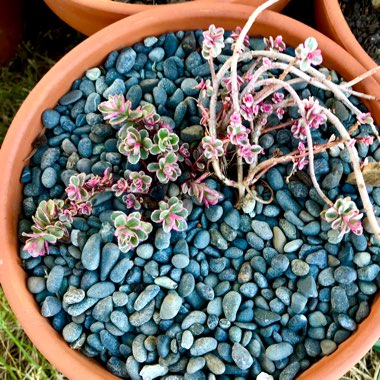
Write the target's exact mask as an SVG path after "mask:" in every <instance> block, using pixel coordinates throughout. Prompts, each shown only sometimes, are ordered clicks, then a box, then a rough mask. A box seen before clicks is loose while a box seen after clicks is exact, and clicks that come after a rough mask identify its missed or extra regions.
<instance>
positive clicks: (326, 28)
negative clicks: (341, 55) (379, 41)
mask: <svg viewBox="0 0 380 380" xmlns="http://www.w3.org/2000/svg"><path fill="white" fill-rule="evenodd" d="M314 5H315V19H316V24H317V29H318V30H320V31H321V32H322V33H324V34H326V36H328V37H330V38H332V39H333V40H334V41H336V42H337V43H338V44H339V45H341V46H343V47H344V48H345V49H346V50H347V51H348V52H349V53H351V55H352V56H354V57H355V58H356V59H357V60H358V61H359V62H360V63H361V64H362V65H363V66H364V67H365V68H366V69H367V70H370V69H372V68H374V67H376V66H377V64H376V62H375V61H374V60H373V59H372V58H371V57H370V56H369V55H368V54H367V52H366V51H365V50H364V49H363V48H362V47H361V45H360V44H359V42H358V40H357V39H356V37H355V36H354V34H353V33H352V32H351V29H350V27H349V25H348V24H347V21H346V19H345V17H344V15H343V13H342V10H341V8H340V5H339V1H338V0H316V1H314ZM374 78H375V79H376V80H377V81H378V82H379V83H380V72H378V73H376V74H375V75H374Z"/></svg>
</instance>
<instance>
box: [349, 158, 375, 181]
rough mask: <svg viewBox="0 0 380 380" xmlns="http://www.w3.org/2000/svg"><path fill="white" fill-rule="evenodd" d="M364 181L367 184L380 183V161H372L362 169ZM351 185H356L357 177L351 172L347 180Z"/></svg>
mask: <svg viewBox="0 0 380 380" xmlns="http://www.w3.org/2000/svg"><path fill="white" fill-rule="evenodd" d="M362 173H363V177H364V182H365V184H366V185H367V186H379V185H380V162H370V163H369V164H367V165H366V166H364V167H363V169H362ZM346 182H348V183H350V184H351V185H356V178H355V174H354V173H350V174H349V176H348V177H347V181H346Z"/></svg>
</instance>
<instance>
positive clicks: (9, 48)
mask: <svg viewBox="0 0 380 380" xmlns="http://www.w3.org/2000/svg"><path fill="white" fill-rule="evenodd" d="M0 9H1V11H0V65H4V64H5V63H7V62H8V61H9V59H10V58H12V56H13V54H14V53H15V52H16V49H17V46H18V44H19V43H20V42H21V36H22V19H21V10H22V0H12V1H9V0H0Z"/></svg>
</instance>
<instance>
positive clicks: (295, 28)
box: [0, 3, 380, 380]
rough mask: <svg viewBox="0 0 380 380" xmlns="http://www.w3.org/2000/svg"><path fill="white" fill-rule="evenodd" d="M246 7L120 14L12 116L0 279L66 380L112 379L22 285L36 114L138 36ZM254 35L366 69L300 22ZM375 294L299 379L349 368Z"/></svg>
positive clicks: (0, 206) (370, 336)
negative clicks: (313, 45) (314, 48)
mask: <svg viewBox="0 0 380 380" xmlns="http://www.w3.org/2000/svg"><path fill="white" fill-rule="evenodd" d="M251 11H252V9H251V8H250V7H246V6H242V5H236V6H234V7H233V8H231V9H222V8H221V7H215V6H214V5H212V4H210V3H193V4H186V5H178V6H172V7H171V8H165V9H164V8H160V9H154V10H151V11H148V12H145V13H140V14H137V15H134V16H131V18H128V19H124V20H121V21H119V22H118V23H115V24H113V25H111V26H109V27H108V28H106V29H104V30H102V31H100V32H99V33H97V34H95V35H94V36H92V37H90V38H88V39H87V40H85V41H84V42H83V43H81V44H80V45H79V46H77V47H76V48H75V49H73V50H72V51H71V52H70V53H69V54H67V55H66V56H65V57H64V58H63V59H61V60H60V61H59V62H58V63H57V64H56V65H55V66H54V67H53V68H52V69H51V70H50V71H49V72H48V73H47V74H46V75H45V77H44V78H43V79H42V80H41V81H40V82H39V83H38V85H37V86H36V87H35V88H34V89H33V91H32V92H31V93H30V95H29V96H28V98H27V99H26V100H25V102H24V103H23V105H22V107H21V108H20V110H19V112H18V113H17V115H16V117H15V119H14V121H13V123H12V125H11V127H10V129H9V132H8V134H7V136H6V138H5V141H4V144H3V146H2V149H1V151H0V173H1V175H2V177H1V183H0V231H1V232H2V235H1V239H0V263H1V265H0V269H1V270H0V281H1V284H2V286H3V289H4V291H5V294H6V296H7V298H8V300H9V302H10V305H11V307H12V309H13V311H14V312H15V314H16V316H17V318H18V320H19V321H20V323H21V324H22V326H23V328H24V330H25V332H26V333H27V334H28V336H29V337H30V338H31V340H32V341H33V343H34V344H35V345H36V347H37V348H38V349H39V350H40V351H41V353H42V354H43V355H44V356H45V357H46V358H47V359H48V360H49V361H50V362H51V363H52V364H53V365H55V366H56V367H57V368H58V369H59V370H60V371H62V372H63V373H64V374H65V375H66V376H67V377H69V378H70V379H71V380H83V379H91V380H111V379H115V380H116V379H117V378H116V377H115V376H113V375H111V374H110V373H109V372H108V371H106V370H105V369H104V368H102V367H101V366H100V365H99V364H97V363H96V362H95V361H93V360H91V359H88V358H87V357H85V356H84V355H82V354H80V353H79V352H77V351H74V350H71V349H70V348H69V346H68V345H67V344H66V343H65V342H64V340H63V338H62V337H61V336H60V335H59V333H57V332H56V331H55V330H54V329H53V327H52V326H51V325H50V323H49V321H48V320H47V319H45V318H44V317H42V316H41V314H40V309H39V306H38V305H37V303H36V302H35V300H34V298H33V295H32V294H31V293H30V292H29V291H28V289H27V287H26V273H25V272H24V270H23V268H22V263H21V260H20V258H19V255H18V245H19V244H18V240H17V224H18V215H19V212H20V207H21V200H22V187H21V183H20V181H19V178H20V175H21V172H22V169H23V167H24V166H25V162H24V158H25V157H27V156H28V154H29V153H30V151H31V143H32V141H33V140H34V139H35V138H36V136H37V135H38V134H39V132H40V131H41V128H42V124H41V113H42V112H43V111H44V110H45V109H46V108H49V107H54V106H55V104H56V103H57V101H58V99H59V98H60V97H61V96H62V95H63V94H64V93H65V92H67V91H68V90H69V88H70V86H71V83H72V82H73V81H74V80H75V79H77V78H79V77H81V76H82V75H83V72H84V71H85V70H86V69H88V68H91V67H94V66H96V65H98V64H100V63H101V62H102V61H103V60H104V59H105V57H106V56H107V54H108V53H109V52H111V51H112V50H115V49H120V48H122V47H125V46H129V45H132V44H134V43H135V42H138V41H140V40H141V39H143V38H145V37H147V36H152V35H160V34H162V33H166V32H170V31H176V30H178V29H181V30H193V29H197V28H207V27H208V25H209V24H210V23H214V24H216V25H218V26H222V27H224V28H225V29H227V30H228V29H234V28H235V27H236V26H237V25H241V26H243V25H244V22H245V20H246V19H247V18H248V16H249V15H250V13H251ZM252 33H253V34H254V35H274V36H276V35H278V34H280V33H281V34H282V35H283V37H284V40H285V41H286V42H287V43H288V45H290V46H296V45H298V44H299V43H300V42H303V41H304V40H305V39H306V38H307V37H309V36H314V37H315V38H317V40H318V42H319V45H320V47H321V49H322V51H323V52H324V57H325V60H324V64H325V65H326V66H327V67H330V68H334V69H335V70H337V71H338V72H339V73H340V74H341V75H342V76H343V77H345V78H346V79H347V80H350V79H352V78H354V77H355V76H357V75H359V74H361V73H363V72H364V71H365V69H364V68H363V67H362V66H361V65H360V64H359V63H358V62H357V61H356V60H355V59H354V58H353V57H351V56H350V55H349V54H348V53H347V52H346V51H344V50H343V49H342V48H341V47H339V46H338V45H337V44H335V43H334V42H333V41H331V40H329V39H328V38H327V37H326V36H324V35H322V34H320V33H319V32H317V31H315V30H313V29H311V28H310V27H308V26H306V25H304V24H301V23H300V22H298V21H295V20H293V19H290V18H288V17H286V16H283V15H280V14H278V13H274V12H266V13H264V14H262V15H261V16H260V17H259V19H258V20H257V22H256V23H255V25H254V30H253V32H252ZM356 89H357V90H359V91H363V92H366V93H372V94H374V93H377V94H378V93H379V91H380V89H379V85H378V84H377V83H376V81H374V80H373V79H372V78H369V79H366V80H365V81H364V82H363V83H361V84H360V85H358V86H356ZM367 106H368V108H369V110H370V111H371V112H372V114H373V115H374V116H375V118H376V119H377V123H379V122H380V104H379V103H368V104H367ZM379 320H380V299H379V297H377V298H376V300H375V302H374V304H373V306H372V309H371V313H370V315H369V317H368V318H367V319H366V320H365V321H364V322H363V323H361V324H360V326H359V328H358V330H357V331H356V332H355V333H354V334H353V335H352V336H351V337H350V338H349V339H348V340H346V341H345V342H344V343H343V344H341V345H340V346H339V348H338V350H337V351H335V352H334V353H333V354H332V355H330V356H328V357H325V358H323V359H322V360H320V361H318V362H317V363H316V364H314V365H313V366H312V367H311V368H310V369H308V370H307V371H306V372H305V373H304V374H302V375H301V376H300V377H299V378H300V379H308V380H311V379H315V380H317V379H318V380H319V379H324V380H336V379H338V378H339V377H340V376H341V375H342V374H343V373H344V372H346V371H347V370H348V369H349V368H350V367H351V366H352V365H354V364H355V363H356V362H357V361H358V360H359V359H360V358H361V357H362V356H363V355H364V354H365V353H366V351H367V350H368V349H369V348H370V347H371V346H372V345H373V344H374V343H375V342H376V340H377V338H378V337H379V336H380V323H379V322H378V321H379Z"/></svg>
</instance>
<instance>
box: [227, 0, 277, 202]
mask: <svg viewBox="0 0 380 380" xmlns="http://www.w3.org/2000/svg"><path fill="white" fill-rule="evenodd" d="M277 1H278V0H268V1H266V2H265V3H264V4H262V5H260V6H258V7H257V8H256V9H255V11H253V12H252V14H251V15H250V16H249V18H248V21H247V22H246V23H245V25H244V28H243V29H242V31H241V32H240V34H239V37H238V39H237V41H236V44H235V48H234V52H233V55H232V60H231V85H232V86H231V98H232V103H233V108H234V112H237V113H239V112H240V103H239V89H238V74H237V64H238V61H239V56H240V52H241V51H242V49H243V48H244V39H245V36H246V35H247V34H248V32H249V30H250V29H251V27H252V25H253V23H254V22H255V20H256V18H257V16H258V15H259V14H260V13H261V12H263V11H264V10H265V9H266V8H268V7H270V6H271V5H273V4H275V3H277ZM251 133H253V131H251ZM237 171H238V183H239V199H242V198H243V197H244V194H245V191H246V190H245V187H244V186H243V180H244V173H243V157H242V156H241V155H239V154H237Z"/></svg>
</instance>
